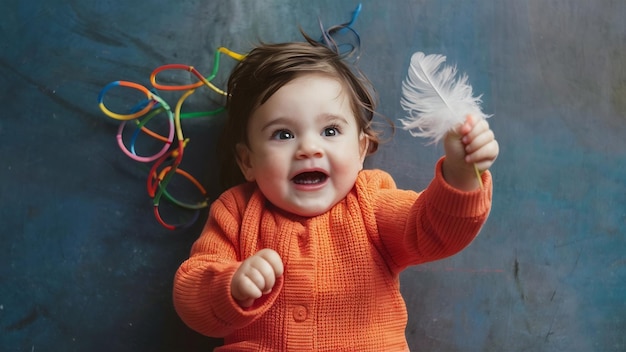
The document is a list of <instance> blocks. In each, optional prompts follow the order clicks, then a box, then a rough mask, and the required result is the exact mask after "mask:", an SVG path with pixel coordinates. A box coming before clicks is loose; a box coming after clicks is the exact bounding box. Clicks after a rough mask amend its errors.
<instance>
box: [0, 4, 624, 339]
mask: <svg viewBox="0 0 626 352" xmlns="http://www.w3.org/2000/svg"><path fill="white" fill-rule="evenodd" d="M356 4H357V3H356V2H352V1H343V0H342V1H335V0H333V1H330V0H328V1H309V2H292V1H287V0H275V1H252V0H249V1H230V0H228V1H227V0H220V1H200V0H181V1H162V0H146V1H141V2H138V1H120V0H111V1H78V0H74V1H60V0H48V1H43V0H31V1H18V0H5V1H2V4H1V5H0V9H1V10H2V11H1V15H0V89H1V92H0V102H1V104H0V107H1V108H2V110H1V111H2V116H0V156H1V157H2V163H1V164H0V181H1V182H0V201H1V204H2V208H1V211H0V228H1V230H0V240H1V243H2V255H1V256H0V350H2V351H205V350H209V349H210V348H211V346H215V344H217V343H219V341H215V340H211V339H208V338H204V337H201V336H200V335H197V334H196V333H194V332H192V331H190V330H189V329H188V328H187V327H185V326H184V325H183V324H182V323H181V322H180V320H179V319H178V317H177V316H176V314H175V312H174V310H173V308H172V304H171V281H172V277H173V274H174V272H175V270H176V269H177V267H178V265H179V264H180V262H181V261H182V260H184V259H185V257H186V256H187V254H188V251H189V248H190V246H191V243H192V242H193V241H194V239H195V238H196V237H197V235H198V233H199V230H200V226H201V223H202V221H200V222H199V223H198V224H197V225H195V226H193V227H192V228H190V229H187V230H179V231H174V232H171V231H167V230H165V229H163V228H162V227H160V226H159V225H158V224H157V223H156V221H155V220H154V218H153V217H152V209H151V202H150V200H149V198H148V196H147V194H146V192H145V190H144V183H145V178H146V174H147V171H146V169H145V168H144V167H143V166H141V165H138V163H136V162H134V161H132V160H130V159H128V158H127V157H125V156H124V155H123V154H122V153H121V152H120V151H119V150H118V149H117V146H116V144H115V138H114V136H115V131H116V128H117V125H118V123H117V122H116V121H114V120H112V119H109V118H108V117H106V116H104V115H103V114H102V113H101V112H100V110H99V109H98V107H97V95H98V93H99V92H100V90H101V89H102V88H103V87H104V86H105V85H106V84H107V83H109V82H111V81H115V80H128V81H133V82H138V83H141V84H144V85H147V84H149V81H148V77H149V75H150V72H151V71H152V70H153V69H154V68H156V67H158V66H160V65H163V64H167V63H184V64H189V65H194V66H195V67H196V68H198V69H199V70H200V71H201V72H203V73H205V74H208V73H209V72H210V70H211V68H212V65H213V53H214V50H215V49H216V48H217V47H219V46H226V47H229V48H231V49H233V50H235V51H239V52H245V51H247V50H249V49H250V47H251V45H252V44H254V43H256V42H257V41H258V40H259V39H261V40H264V41H269V42H278V41H289V40H300V36H299V34H298V26H301V27H302V28H303V29H304V30H305V31H307V32H309V33H312V34H314V35H317V34H318V33H319V32H318V27H317V20H318V17H319V18H320V19H321V20H322V21H323V22H324V23H325V24H327V25H331V24H337V23H341V22H345V21H347V20H348V19H349V16H350V13H351V11H352V10H353V9H354V8H355V6H356ZM625 15H626V2H623V1H617V0H616V1H609V0H607V1H595V2H592V1H583V0H580V1H574V0H570V1H564V0H555V1H536V0H528V1H520V0H484V1H461V0H458V1H435V0H430V1H427V0H422V1H420V0H413V1H408V0H405V1H363V11H362V13H361V15H360V17H359V19H358V20H357V22H356V24H355V26H354V27H355V28H356V29H357V30H358V32H359V33H360V35H361V39H362V58H361V61H360V65H361V68H362V69H363V70H364V71H365V72H366V73H367V74H368V75H369V77H370V79H371V80H372V81H373V82H374V84H375V85H376V87H377V89H378V91H379V93H380V103H381V105H380V106H381V107H380V109H379V111H380V112H381V113H382V114H384V115H386V116H388V117H390V118H392V119H396V118H399V117H402V116H403V113H402V111H401V108H400V105H399V100H400V82H401V80H402V79H403V78H404V75H405V72H406V68H407V66H408V62H409V59H410V55H411V54H412V53H413V52H414V51H418V50H419V51H424V52H426V53H440V54H444V55H447V56H448V60H449V62H451V63H454V64H457V65H458V67H459V69H460V70H462V71H464V72H466V73H467V74H468V75H469V76H470V80H471V83H472V85H473V86H474V89H475V91H476V92H480V93H483V94H484V96H483V99H484V110H485V111H486V112H487V113H490V114H493V115H494V117H493V118H492V119H491V120H490V122H491V125H492V127H493V129H494V131H495V132H496V135H497V137H498V140H499V142H500V145H501V154H500V158H499V160H498V161H497V163H496V164H495V165H494V167H493V169H492V171H493V175H494V181H495V184H494V185H495V189H494V191H495V192H494V203H493V210H492V213H491V217H490V219H489V221H488V223H487V224H486V225H485V227H484V229H483V231H482V234H481V235H480V236H479V237H478V239H477V240H476V241H475V242H474V243H473V244H472V245H471V246H470V247H469V248H468V249H466V250H465V251H464V252H462V253H461V254H459V255H457V256H455V257H453V258H450V259H447V260H443V261H439V262H435V263H430V264H427V265H423V266H419V267H415V268H411V269H409V270H407V271H406V272H405V273H404V274H403V276H402V287H403V288H402V289H403V294H404V296H405V298H406V301H407V305H408V309H409V316H410V318H409V324H408V327H407V337H408V339H409V342H410V346H411V348H412V349H413V350H426V351H625V350H626V334H625V333H624V332H625V331H626V238H625V236H626V186H625V183H626V22H625V21H624V17H625ZM230 64H232V62H231V63H230ZM230 64H229V61H228V60H224V65H223V68H224V70H222V71H220V75H219V76H218V78H216V80H215V82H217V83H218V84H220V85H222V86H223V82H224V81H225V79H226V76H227V73H228V70H227V68H228V67H229V65H230ZM181 77H186V76H184V75H183V76H181ZM218 100H219V97H215V94H212V93H211V92H210V91H208V90H206V89H205V90H203V91H202V92H199V93H196V94H195V95H194V96H193V97H192V98H190V100H189V102H188V105H186V106H187V107H188V108H189V109H190V110H203V109H208V108H211V107H214V106H215V101H218ZM174 102H175V99H174V100H170V104H172V105H173V104H174ZM222 119H223V116H220V117H214V118H204V119H195V120H187V121H185V122H184V131H185V133H186V135H187V136H189V137H191V143H190V145H189V147H188V152H187V155H186V157H185V160H184V162H183V167H184V168H185V169H186V170H188V171H190V172H191V173H192V174H194V175H196V176H197V177H198V178H200V180H201V181H202V182H203V183H204V184H205V185H206V186H207V187H208V189H209V191H210V193H211V196H212V197H215V196H216V195H217V194H216V193H217V189H218V188H217V187H216V186H215V182H216V180H217V178H216V161H215V157H214V144H215V138H216V134H217V131H218V130H219V127H220V126H221V121H222ZM424 144H425V141H423V140H419V139H415V138H412V137H410V135H409V134H408V133H406V132H404V131H397V132H396V134H395V136H394V139H393V140H391V141H390V142H388V143H386V144H384V145H383V146H382V147H381V149H380V151H379V152H378V154H376V155H375V156H373V157H371V158H370V159H369V160H368V162H367V166H368V167H377V168H383V169H386V170H388V171H389V172H391V173H392V175H393V176H394V177H395V178H396V180H397V183H398V185H399V186H401V187H404V188H412V189H416V190H419V189H422V188H423V187H425V186H426V184H427V182H428V181H429V179H430V178H431V177H432V172H433V165H434V162H435V160H436V159H437V158H438V157H439V155H440V154H441V153H442V151H441V147H436V146H435V147H433V146H425V145H424ZM204 216H205V213H203V214H202V217H204Z"/></svg>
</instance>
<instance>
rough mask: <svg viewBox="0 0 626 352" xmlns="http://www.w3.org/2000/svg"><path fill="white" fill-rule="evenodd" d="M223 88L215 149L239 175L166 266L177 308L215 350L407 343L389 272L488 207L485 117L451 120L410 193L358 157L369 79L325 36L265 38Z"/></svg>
mask: <svg viewBox="0 0 626 352" xmlns="http://www.w3.org/2000/svg"><path fill="white" fill-rule="evenodd" d="M228 92H229V98H228V102H227V107H228V120H227V122H226V126H225V131H224V135H223V140H224V141H225V142H226V145H227V147H226V149H224V150H222V151H221V152H222V153H226V154H227V156H229V157H231V158H230V160H227V161H226V162H225V163H224V167H225V168H226V171H227V175H229V176H228V177H229V178H228V181H230V183H231V184H233V185H235V186H234V187H232V188H230V189H228V190H227V191H226V192H224V193H223V194H222V195H221V196H220V197H219V199H217V200H216V201H215V202H214V203H213V204H212V206H211V210H210V214H209V219H208V221H207V223H206V226H205V227H204V230H203V231H202V234H201V235H200V238H199V239H198V240H197V241H196V242H195V243H194V245H193V247H192V249H191V254H190V257H189V259H188V260H186V261H185V262H184V263H183V264H182V265H181V266H180V268H179V269H178V272H177V273H176V277H175V282H174V304H175V308H176V310H177V312H178V314H179V315H180V317H181V318H182V319H183V320H184V322H185V323H186V324H187V325H188V326H190V327H191V328H193V329H194V330H196V331H198V332H200V333H202V334H205V335H208V336H213V337H223V338H224V346H222V347H219V348H218V349H217V350H218V351H279V350H293V351H313V350H315V351H403V350H408V345H407V342H406V338H405V327H406V323H407V312H406V307H405V304H404V301H403V299H402V296H401V295H400V290H399V278H398V277H399V274H400V272H401V271H402V270H404V269H405V268H407V267H408V266H410V265H417V264H420V263H425V262H429V261H434V260H438V259H441V258H445V257H448V256H451V255H453V254H455V253H457V252H459V251H460V250H462V249H463V248H464V247H466V246H467V245H468V244H469V243H470V242H472V240H473V239H474V238H475V236H476V235H477V234H478V232H479V230H480V228H481V226H482V225H483V223H484V222H485V220H486V219H487V216H488V214H489V211H490V207H491V191H492V183H491V176H490V173H489V171H487V170H488V169H489V168H490V167H491V165H492V164H493V162H494V161H495V159H496V157H497V155H498V151H499V149H498V143H497V141H496V140H495V137H494V134H493V132H492V130H491V129H490V127H489V125H488V123H487V122H486V121H484V120H481V121H479V122H475V121H473V120H472V119H471V117H468V119H467V121H466V122H465V123H464V124H462V125H460V126H458V127H457V128H456V129H455V130H453V131H450V132H449V133H448V135H447V136H446V137H445V139H444V147H445V156H444V157H442V158H441V159H440V160H439V161H438V163H437V164H436V166H435V177H434V179H433V181H432V182H431V184H430V185H429V186H428V187H427V188H426V189H425V190H424V191H423V192H421V193H417V192H414V191H411V190H399V189H397V188H396V187H395V183H394V181H393V180H392V178H391V176H390V175H389V174H387V173H385V172H383V171H381V170H363V162H364V160H365V157H366V156H367V155H369V154H371V153H373V152H375V151H376V149H377V147H378V143H379V140H378V135H377V133H376V131H375V130H374V129H373V127H372V118H373V116H374V111H375V108H376V106H375V100H374V97H373V90H372V89H371V87H370V85H369V83H368V81H367V80H366V79H364V78H363V77H362V76H360V75H358V74H356V73H355V72H354V71H352V70H351V69H350V67H349V66H348V65H346V64H345V63H344V62H343V61H342V60H341V58H340V56H339V55H338V54H337V53H336V52H335V51H333V50H330V49H329V48H327V47H326V46H324V45H321V44H319V43H317V42H315V41H313V40H310V39H309V38H307V42H303V43H284V44H262V45H260V46H258V47H257V48H255V49H253V50H252V51H251V52H250V53H249V54H248V55H247V56H246V58H245V59H244V60H243V61H242V62H240V63H239V64H238V65H237V67H236V68H235V70H234V72H233V73H232V75H231V77H230V79H229V83H228ZM474 165H476V166H477V167H478V168H479V170H480V171H482V174H481V177H482V183H483V187H482V188H481V187H480V183H479V180H478V179H477V177H476V173H475V170H474Z"/></svg>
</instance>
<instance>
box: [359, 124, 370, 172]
mask: <svg viewBox="0 0 626 352" xmlns="http://www.w3.org/2000/svg"><path fill="white" fill-rule="evenodd" d="M369 149H370V137H369V136H368V135H367V134H366V133H364V132H361V134H360V136H359V153H360V155H359V157H360V159H361V160H360V161H361V168H363V163H364V162H365V157H366V156H367V152H368V151H369Z"/></svg>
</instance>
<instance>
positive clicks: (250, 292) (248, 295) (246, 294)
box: [230, 248, 283, 308]
mask: <svg viewBox="0 0 626 352" xmlns="http://www.w3.org/2000/svg"><path fill="white" fill-rule="evenodd" d="M282 275H283V261H282V259H281V258H280V256H279V255H278V253H276V251H274V250H272V249H269V248H266V249H262V250H260V251H258V252H257V253H256V254H255V255H253V256H252V257H250V258H248V259H246V260H244V261H243V263H241V266H240V267H239V269H237V271H236V272H235V275H234V276H233V280H232V281H231V283H230V292H231V294H232V295H233V298H234V299H235V300H236V301H237V303H239V305H240V306H241V307H243V308H248V307H250V306H252V304H253V303H254V300H255V299H258V298H260V297H261V296H262V295H264V294H268V293H270V292H272V288H273V287H274V284H276V279H277V278H279V277H281V276H282Z"/></svg>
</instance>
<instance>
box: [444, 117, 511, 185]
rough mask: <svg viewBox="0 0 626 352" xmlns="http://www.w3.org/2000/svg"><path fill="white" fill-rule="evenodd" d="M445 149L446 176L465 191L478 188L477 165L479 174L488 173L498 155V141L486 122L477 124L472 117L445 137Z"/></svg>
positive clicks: (451, 183) (482, 121)
mask: <svg viewBox="0 0 626 352" xmlns="http://www.w3.org/2000/svg"><path fill="white" fill-rule="evenodd" d="M444 148H445V150H446V159H445V161H444V164H443V176H444V178H445V179H446V181H447V182H448V183H449V184H450V185H452V186H453V187H456V188H458V189H461V190H465V191H471V190H474V189H476V188H478V187H479V183H478V180H477V178H476V172H475V170H474V165H476V167H477V168H478V170H479V171H480V172H483V171H485V170H488V169H489V168H490V167H491V165H493V163H494V161H495V160H496V158H497V157H498V153H499V146H498V141H496V138H495V136H494V134H493V131H492V130H491V128H490V127H489V123H488V122H487V120H484V119H483V120H480V121H478V122H474V119H473V118H472V117H471V116H468V117H467V119H466V120H465V123H463V124H462V125H460V126H459V127H458V128H457V129H456V130H454V131H452V132H450V133H448V134H447V135H446V138H445V142H444Z"/></svg>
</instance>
